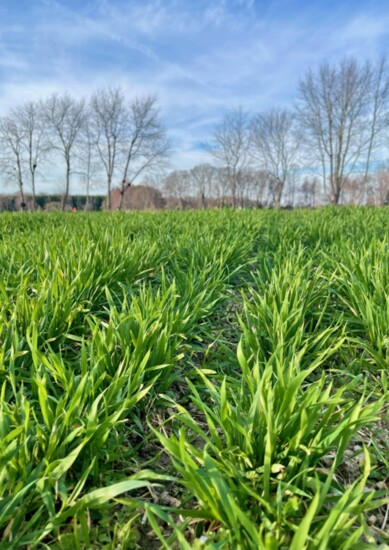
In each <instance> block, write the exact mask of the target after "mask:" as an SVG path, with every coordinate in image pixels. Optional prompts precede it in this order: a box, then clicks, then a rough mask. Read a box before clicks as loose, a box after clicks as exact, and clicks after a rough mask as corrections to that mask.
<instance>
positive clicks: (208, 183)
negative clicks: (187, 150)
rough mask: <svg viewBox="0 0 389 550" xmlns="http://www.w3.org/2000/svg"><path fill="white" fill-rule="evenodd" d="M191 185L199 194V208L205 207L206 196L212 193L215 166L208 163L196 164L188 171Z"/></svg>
mask: <svg viewBox="0 0 389 550" xmlns="http://www.w3.org/2000/svg"><path fill="white" fill-rule="evenodd" d="M190 176H191V180H192V186H193V188H194V191H195V192H196V194H197V195H198V196H199V198H200V201H201V208H206V207H207V200H206V199H207V197H209V196H210V195H211V193H212V186H213V183H214V180H215V168H214V167H213V166H211V165H210V164H197V165H196V166H194V167H193V168H192V170H191V171H190Z"/></svg>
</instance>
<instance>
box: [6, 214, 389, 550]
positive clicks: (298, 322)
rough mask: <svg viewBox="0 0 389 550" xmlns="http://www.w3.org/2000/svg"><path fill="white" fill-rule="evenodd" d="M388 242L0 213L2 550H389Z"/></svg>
mask: <svg viewBox="0 0 389 550" xmlns="http://www.w3.org/2000/svg"><path fill="white" fill-rule="evenodd" d="M388 238H389V211H388V209H331V208H325V209H322V210H320V211H300V212H299V211H295V212H271V211H234V212H232V211H220V212H214V211H212V212H207V211H205V212H189V213H185V212H170V213H168V212H160V213H150V214H139V213H112V214H107V213H96V214H81V213H77V214H45V215H42V214H13V215H11V214H2V215H1V217H0V270H1V275H0V294H1V309H0V388H1V396H0V548H2V549H19V548H39V549H45V548H50V549H63V550H66V549H90V548H104V549H137V548H142V549H156V548H168V549H169V548H172V549H174V548H180V549H188V548H194V549H197V550H200V549H215V550H216V549H226V550H246V549H248V550H250V549H266V550H277V549H288V548H290V549H292V550H303V549H318V550H319V549H320V550H325V549H337V550H338V549H342V550H346V549H358V550H360V549H362V550H363V549H364V548H377V547H381V548H387V547H388V546H387V544H389V536H388V530H389V517H388V516H389V499H388V481H387V480H388V477H389V476H388V456H389V453H388V450H389V447H388V439H389V429H388V411H387V403H388V395H389V393H388V367H389V242H388Z"/></svg>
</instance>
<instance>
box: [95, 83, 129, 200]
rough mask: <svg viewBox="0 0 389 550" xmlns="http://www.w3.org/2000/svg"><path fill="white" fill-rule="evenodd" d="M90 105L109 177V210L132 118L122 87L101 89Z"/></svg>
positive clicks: (99, 147) (100, 152)
mask: <svg viewBox="0 0 389 550" xmlns="http://www.w3.org/2000/svg"><path fill="white" fill-rule="evenodd" d="M90 107H91V109H90V113H91V130H92V131H93V135H94V140H95V143H96V149H97V151H98V155H99V158H100V161H101V163H102V165H103V167H104V171H105V173H106V177H107V210H111V188H112V182H113V178H114V174H115V169H116V168H117V163H118V156H119V154H120V145H121V141H122V140H123V139H124V136H125V131H126V124H127V123H128V119H129V113H128V109H127V107H126V101H125V97H124V93H123V90H122V89H121V88H108V89H106V90H98V91H97V92H95V93H94V94H93V96H92V98H91V101H90Z"/></svg>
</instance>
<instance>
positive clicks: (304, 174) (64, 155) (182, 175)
mask: <svg viewBox="0 0 389 550" xmlns="http://www.w3.org/2000/svg"><path fill="white" fill-rule="evenodd" d="M0 144H1V158H0V161H1V166H2V169H3V173H5V174H6V176H7V177H9V178H12V179H13V180H14V181H16V182H17V185H18V189H19V196H20V205H21V208H26V207H27V204H26V200H25V185H27V186H28V188H29V190H30V192H31V196H32V208H35V206H36V204H37V202H36V200H37V199H36V189H35V187H36V183H35V182H36V173H37V171H39V170H41V171H44V170H45V169H47V167H49V166H50V164H52V163H53V162H54V159H55V160H56V162H58V160H59V159H62V165H61V166H62V167H63V173H64V193H63V196H62V208H63V209H65V207H66V204H67V202H68V198H69V189H70V177H71V174H72V173H76V174H79V175H80V174H81V175H82V176H83V177H84V179H85V182H86V188H85V194H86V207H87V206H88V197H89V196H90V188H91V186H93V182H94V181H96V180H101V178H102V177H104V180H105V183H106V199H105V208H107V209H108V210H110V209H111V207H112V196H113V194H112V191H113V190H114V189H115V193H116V195H115V200H114V208H118V209H121V208H122V207H123V205H124V204H125V203H126V201H124V197H125V196H126V193H127V194H128V189H129V188H130V187H131V186H132V184H133V183H134V182H136V181H139V178H142V177H143V178H149V179H148V180H146V181H148V182H149V183H148V185H150V175H152V174H153V173H154V174H156V173H157V172H156V171H158V174H159V177H157V178H154V179H153V180H152V185H153V186H156V187H159V189H160V191H162V193H163V195H164V197H165V198H166V200H167V202H166V201H165V202H166V204H169V202H168V199H170V202H171V204H172V205H174V206H175V207H180V208H184V207H185V206H186V205H188V204H189V205H191V206H193V205H196V206H197V207H202V208H205V207H207V206H214V205H223V204H225V205H230V206H232V207H237V206H249V205H261V206H272V207H276V208H278V207H280V206H281V205H288V204H290V205H296V204H297V205H300V204H304V205H305V206H314V205H316V204H322V203H327V202H329V203H331V204H335V205H336V204H339V203H346V202H353V203H379V204H384V203H387V202H389V171H388V165H387V160H388V145H389V67H388V62H387V60H386V58H385V57H381V58H380V59H378V60H376V61H366V62H358V61H357V60H355V59H353V58H345V59H343V60H342V61H340V62H339V63H337V64H330V63H327V62H326V63H322V64H321V65H319V66H318V67H317V68H316V69H315V70H314V69H309V70H308V71H307V72H306V74H305V75H304V76H303V77H302V78H301V79H300V80H299V83H298V87H297V91H296V94H295V99H294V102H293V106H292V107H291V108H288V109H287V108H283V107H272V108H271V109H269V110H267V111H264V112H259V113H255V114H250V113H249V112H247V111H245V110H244V109H243V108H242V107H238V108H236V109H234V110H232V111H230V112H228V113H227V114H226V115H225V117H224V119H223V120H222V121H221V122H220V124H218V125H217V127H216V128H215V129H214V132H213V135H212V136H211V137H210V139H209V142H208V143H207V144H205V146H204V149H205V154H206V155H207V156H208V160H209V162H205V163H203V164H200V165H197V166H194V167H193V168H192V169H190V170H173V171H170V172H167V166H168V164H167V161H168V158H169V154H170V152H171V149H170V145H169V140H168V136H167V132H166V129H165V128H164V126H163V124H162V122H161V118H160V112H159V109H158V101H157V98H156V97H154V96H144V97H137V98H134V99H128V98H127V97H126V95H125V93H124V92H123V90H122V89H121V88H112V87H110V88H107V89H102V90H98V91H96V92H95V93H94V94H93V95H92V96H91V97H90V98H89V99H88V100H86V99H75V98H73V97H71V96H70V95H69V94H68V93H64V94H53V95H51V96H50V97H48V98H47V99H45V100H42V101H38V102H29V103H26V104H24V105H21V106H19V107H17V108H15V109H12V110H11V111H10V112H9V114H8V115H6V116H4V117H2V118H1V119H0ZM161 173H163V175H162V176H161ZM173 199H175V202H174V200H173ZM123 201H124V202H123ZM158 201H159V203H160V199H158ZM127 202H128V201H127Z"/></svg>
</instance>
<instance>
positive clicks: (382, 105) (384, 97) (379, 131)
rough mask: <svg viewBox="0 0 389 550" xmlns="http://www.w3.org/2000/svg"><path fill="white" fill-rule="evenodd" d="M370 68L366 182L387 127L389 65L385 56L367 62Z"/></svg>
mask: <svg viewBox="0 0 389 550" xmlns="http://www.w3.org/2000/svg"><path fill="white" fill-rule="evenodd" d="M369 68H370V75H371V78H370V91H369V94H370V97H369V112H368V115H367V120H366V125H367V126H368V127H369V128H370V132H369V135H368V144H367V154H366V165H365V174H364V183H365V185H366V184H367V181H368V178H369V171H370V165H371V159H372V154H373V152H374V149H375V148H377V147H380V146H381V145H382V142H381V140H380V138H381V136H382V135H383V134H384V130H386V129H387V128H388V127H389V117H388V107H389V67H388V62H387V59H386V57H381V58H380V59H379V60H378V62H377V63H376V64H375V65H374V64H371V63H369Z"/></svg>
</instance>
